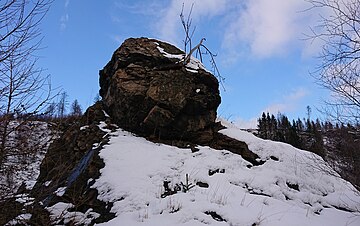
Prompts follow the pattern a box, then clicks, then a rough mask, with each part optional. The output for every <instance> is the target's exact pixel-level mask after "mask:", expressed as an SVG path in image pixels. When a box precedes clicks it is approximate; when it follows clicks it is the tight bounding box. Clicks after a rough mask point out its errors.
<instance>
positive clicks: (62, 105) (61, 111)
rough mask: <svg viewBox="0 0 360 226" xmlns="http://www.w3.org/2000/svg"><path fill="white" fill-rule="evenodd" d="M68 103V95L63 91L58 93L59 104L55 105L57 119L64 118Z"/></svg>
mask: <svg viewBox="0 0 360 226" xmlns="http://www.w3.org/2000/svg"><path fill="white" fill-rule="evenodd" d="M68 104H69V102H68V95H67V93H66V92H65V91H63V92H62V93H60V100H59V103H58V104H57V110H58V117H59V118H64V117H65V115H66V108H67V106H68Z"/></svg>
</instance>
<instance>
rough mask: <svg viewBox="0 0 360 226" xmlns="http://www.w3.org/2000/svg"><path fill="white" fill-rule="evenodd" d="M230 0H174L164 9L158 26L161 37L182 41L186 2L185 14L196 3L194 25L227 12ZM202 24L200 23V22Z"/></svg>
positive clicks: (167, 39) (171, 40) (193, 16)
mask: <svg viewBox="0 0 360 226" xmlns="http://www.w3.org/2000/svg"><path fill="white" fill-rule="evenodd" d="M229 2H231V1H230V0H216V1H215V0H184V1H179V0H172V1H171V3H170V4H169V6H168V8H167V9H166V10H164V12H163V15H161V17H160V20H159V21H158V23H157V25H156V27H157V30H158V31H159V36H160V38H161V39H164V40H166V41H170V42H173V43H177V44H179V43H181V40H182V37H183V35H182V33H183V29H182V27H181V22H180V17H179V16H180V13H181V9H182V5H183V3H184V14H185V16H187V15H188V13H189V12H190V8H191V5H192V4H194V7H193V11H192V14H191V15H192V20H193V25H196V24H198V23H199V22H200V20H201V19H203V18H207V19H209V18H211V17H213V16H217V15H221V14H223V13H225V10H226V9H227V7H228V6H229ZM199 24H200V23H199Z"/></svg>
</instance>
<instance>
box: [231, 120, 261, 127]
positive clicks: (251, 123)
mask: <svg viewBox="0 0 360 226" xmlns="http://www.w3.org/2000/svg"><path fill="white" fill-rule="evenodd" d="M234 124H235V125H236V126H237V127H239V128H240V129H256V127H257V118H252V119H249V120H245V119H242V118H238V119H236V120H235V122H234Z"/></svg>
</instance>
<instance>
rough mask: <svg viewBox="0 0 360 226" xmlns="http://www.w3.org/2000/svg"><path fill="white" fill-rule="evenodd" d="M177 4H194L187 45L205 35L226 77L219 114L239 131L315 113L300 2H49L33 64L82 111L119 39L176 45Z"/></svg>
mask: <svg viewBox="0 0 360 226" xmlns="http://www.w3.org/2000/svg"><path fill="white" fill-rule="evenodd" d="M183 2H184V3H185V11H187V9H188V8H189V7H190V6H191V4H192V3H193V2H194V8H193V14H192V18H193V25H194V26H196V30H195V35H194V37H193V40H194V42H198V41H199V40H200V39H201V38H202V37H205V38H206V42H205V44H206V45H207V46H208V48H210V49H211V50H212V51H213V52H215V53H218V56H217V58H216V60H217V63H218V67H219V69H220V71H221V73H222V75H223V77H225V79H226V80H225V91H224V90H221V96H222V104H221V105H220V107H219V110H218V114H219V116H221V117H223V118H227V119H229V120H231V121H234V122H237V123H239V124H241V125H244V126H246V125H248V124H249V123H250V124H252V125H254V122H255V121H254V120H255V119H256V118H258V117H260V115H261V112H263V111H270V112H271V113H274V114H277V112H279V111H280V112H282V113H285V114H286V115H288V116H289V117H290V118H297V117H301V118H303V117H306V106H307V105H309V106H311V107H312V109H313V116H314V117H315V116H316V108H321V105H322V100H324V99H326V97H327V95H328V94H327V92H326V91H325V90H323V89H321V88H320V87H319V86H317V85H316V84H315V83H314V79H313V78H312V77H311V76H310V75H309V72H310V71H313V70H314V69H315V66H316V64H317V63H319V62H317V59H316V56H317V53H318V52H319V50H320V48H321V45H320V43H318V42H311V41H309V40H305V38H306V36H305V35H304V34H307V33H310V29H309V27H311V26H312V27H313V26H315V25H316V21H317V20H318V12H316V11H304V10H305V9H307V8H308V7H309V5H308V3H307V2H306V1H303V0H287V1H284V0H271V1H270V0H169V1H165V0H149V1H140V0H133V1H125V0H106V1H85V0H76V1H75V0H57V1H54V3H53V5H52V7H51V9H50V11H49V12H48V14H47V16H46V17H45V18H44V20H43V22H42V32H43V35H44V40H43V46H44V47H46V48H44V49H43V50H41V52H40V53H39V54H40V55H41V59H40V65H41V66H42V67H44V68H46V69H47V73H49V74H51V76H52V84H53V86H54V87H61V88H62V89H63V90H65V91H66V92H67V93H68V95H69V101H70V102H71V101H72V100H74V99H78V100H79V101H80V104H81V105H82V107H83V108H86V107H87V106H89V105H91V104H92V103H93V99H94V97H95V95H96V94H97V92H98V90H99V85H98V78H99V75H98V71H99V70H100V69H102V68H103V67H104V66H105V64H106V63H107V62H108V61H109V60H110V58H111V55H112V53H113V52H114V51H115V50H116V49H117V48H118V47H119V46H120V44H121V43H122V42H123V41H124V40H125V39H126V38H129V37H142V36H143V37H151V38H158V39H160V40H164V41H168V42H171V43H173V44H175V45H177V46H179V47H182V40H183V37H184V33H183V30H182V28H181V23H180V19H179V14H180V11H181V6H182V3H183ZM205 61H206V60H205ZM205 63H206V62H205Z"/></svg>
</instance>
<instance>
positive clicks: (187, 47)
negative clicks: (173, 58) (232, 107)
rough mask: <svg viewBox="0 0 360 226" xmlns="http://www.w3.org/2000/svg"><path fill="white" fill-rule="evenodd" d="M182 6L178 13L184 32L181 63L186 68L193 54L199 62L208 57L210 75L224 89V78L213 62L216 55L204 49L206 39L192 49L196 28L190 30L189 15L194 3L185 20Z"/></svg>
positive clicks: (206, 48) (190, 21) (190, 19)
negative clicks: (212, 75)
mask: <svg viewBox="0 0 360 226" xmlns="http://www.w3.org/2000/svg"><path fill="white" fill-rule="evenodd" d="M184 6H185V4H184V3H183V5H182V9H181V13H180V20H181V24H182V26H183V29H184V32H185V38H184V40H183V42H184V52H185V56H184V59H183V63H184V65H185V66H186V65H187V64H188V63H189V62H190V60H191V56H192V55H193V54H196V57H199V58H200V61H201V62H203V55H208V56H209V57H210V64H211V68H212V73H213V74H214V75H215V76H216V77H217V78H218V81H219V83H220V84H221V85H222V87H223V88H224V85H223V82H224V81H225V78H224V77H223V76H222V75H221V74H220V71H219V69H218V67H217V64H216V61H215V57H216V56H217V55H216V54H214V53H213V52H212V51H211V50H210V49H209V48H208V47H206V45H205V44H204V41H206V39H205V38H202V39H201V40H200V42H199V43H198V44H197V45H196V46H194V47H192V38H193V35H194V32H195V29H196V27H194V28H192V18H191V14H192V11H193V8H194V3H193V4H192V5H191V8H190V11H189V14H188V15H187V17H186V19H185V15H184Z"/></svg>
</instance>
